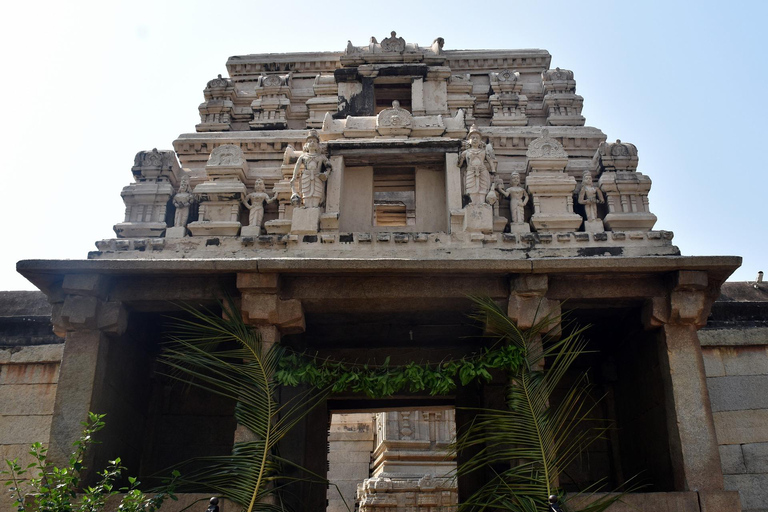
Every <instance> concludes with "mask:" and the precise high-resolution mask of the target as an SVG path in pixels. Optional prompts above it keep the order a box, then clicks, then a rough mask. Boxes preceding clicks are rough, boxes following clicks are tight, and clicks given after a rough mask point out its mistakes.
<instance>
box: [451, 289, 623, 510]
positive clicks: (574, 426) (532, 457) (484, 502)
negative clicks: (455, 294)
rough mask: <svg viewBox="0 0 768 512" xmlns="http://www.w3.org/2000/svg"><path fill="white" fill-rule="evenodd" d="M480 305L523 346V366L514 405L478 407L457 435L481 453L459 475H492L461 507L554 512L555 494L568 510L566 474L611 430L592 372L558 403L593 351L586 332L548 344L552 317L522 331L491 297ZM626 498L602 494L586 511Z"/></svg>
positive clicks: (492, 323)
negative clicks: (594, 392) (564, 384)
mask: <svg viewBox="0 0 768 512" xmlns="http://www.w3.org/2000/svg"><path fill="white" fill-rule="evenodd" d="M475 302H476V303H477V305H478V308H479V312H478V313H477V315H475V317H476V318H477V319H478V320H480V321H482V322H484V323H485V324H486V326H487V327H488V330H489V332H491V333H492V334H493V335H494V336H497V337H498V339H499V340H500V342H502V343H505V344H509V345H511V346H514V347H517V349H518V350H519V351H520V352H521V353H522V355H523V361H522V363H523V364H520V365H519V366H518V367H517V368H516V369H515V370H514V371H512V372H510V387H509V394H508V402H507V403H508V407H509V409H508V410H502V411H497V410H481V411H478V415H477V417H476V418H475V421H474V422H473V423H472V424H471V426H470V427H469V428H468V429H466V430H465V431H464V432H463V433H461V434H460V435H459V438H458V439H457V442H456V445H455V448H456V449H457V450H470V451H471V452H474V455H473V457H472V458H471V460H469V461H467V462H466V463H464V464H462V465H460V467H459V468H458V471H457V473H458V475H459V476H462V475H466V474H469V473H473V472H476V471H483V472H484V474H485V475H487V476H488V475H490V478H489V479H488V481H487V482H486V484H485V485H483V487H482V488H481V489H480V490H479V491H477V492H476V493H475V494H474V495H473V496H471V497H470V498H469V499H468V500H467V501H466V502H464V503H462V504H461V505H460V507H459V510H460V511H473V512H475V511H491V510H492V511H497V510H506V511H514V512H548V511H549V510H550V508H549V504H548V502H547V500H548V497H549V496H550V495H553V494H554V495H558V496H560V498H561V499H562V500H564V503H565V508H566V510H568V502H569V501H570V500H571V499H572V498H573V496H570V495H569V496H565V494H564V493H563V492H562V490H561V489H559V488H558V482H559V477H560V475H561V474H562V472H563V470H564V469H565V468H566V467H567V466H568V465H569V464H570V463H571V462H573V461H574V460H576V458H577V457H578V456H579V454H580V453H581V452H582V451H583V450H584V449H585V448H587V447H588V446H589V445H590V444H591V443H593V442H595V441H596V440H598V439H600V438H601V437H602V436H603V434H604V433H605V432H606V430H607V428H608V427H607V426H606V425H605V424H604V423H600V422H597V426H595V425H596V422H595V419H594V417H593V413H594V412H595V407H596V403H595V402H594V401H592V400H591V399H590V397H589V391H590V384H589V380H588V378H587V375H586V374H582V375H581V376H580V377H579V378H577V379H576V381H575V382H574V383H573V384H572V385H571V386H570V388H569V389H567V391H566V392H565V393H564V396H562V398H561V399H560V400H559V401H558V402H557V403H553V400H552V395H553V392H554V390H555V388H558V385H559V384H560V383H561V381H562V379H563V377H564V376H565V375H566V372H567V371H568V369H569V368H570V367H571V365H572V364H573V362H574V361H575V360H576V358H577V357H578V356H579V355H580V354H583V353H584V352H585V350H586V341H585V340H584V339H583V338H582V337H581V334H582V332H583V329H577V330H576V331H575V332H573V333H571V334H570V335H568V336H564V337H562V338H561V339H559V340H552V339H545V343H544V344H543V345H542V343H541V339H542V335H545V334H546V333H545V331H546V329H547V326H548V325H550V324H551V322H552V319H551V318H545V319H543V320H542V321H541V322H539V323H538V324H537V325H535V326H533V327H532V328H531V329H530V330H527V331H521V330H519V329H518V328H517V326H516V325H515V324H514V322H513V321H512V320H510V319H509V317H507V315H506V314H505V313H504V312H503V311H502V310H501V309H500V308H499V307H498V306H497V305H496V304H495V303H494V302H493V301H491V300H490V299H475ZM545 360H546V362H547V365H546V367H545V366H544V361H545ZM510 461H515V462H514V463H513V464H510ZM500 468H501V469H500ZM577 496H578V495H577ZM620 496H621V495H612V496H608V497H604V498H602V499H598V500H596V501H594V502H593V503H592V504H591V505H587V506H585V507H582V508H581V509H580V510H581V511H582V512H601V511H603V510H605V509H606V508H607V507H608V506H610V505H611V504H612V503H614V502H615V501H617V500H618V499H619V498H620Z"/></svg>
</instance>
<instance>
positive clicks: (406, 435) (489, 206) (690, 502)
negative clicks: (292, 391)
mask: <svg viewBox="0 0 768 512" xmlns="http://www.w3.org/2000/svg"><path fill="white" fill-rule="evenodd" d="M444 45H445V42H444V40H443V39H442V38H437V39H435V40H434V41H432V42H427V44H416V43H412V42H407V41H406V40H405V39H404V38H403V37H401V36H399V35H397V34H396V33H395V32H392V33H391V34H390V35H388V36H387V37H385V38H383V39H381V42H379V41H378V40H377V39H376V38H372V39H371V41H370V42H369V43H367V44H363V45H359V44H358V43H355V42H349V43H347V45H346V47H344V48H343V50H342V51H336V52H306V53H289V54H261V55H260V54H254V55H243V56H236V57H231V58H230V59H229V60H228V61H227V71H228V74H229V76H228V77H222V76H221V75H220V76H218V77H216V78H213V79H212V80H211V81H210V82H208V83H207V85H206V87H205V89H204V91H203V94H204V102H203V103H201V104H200V106H199V107H198V108H199V112H200V124H198V125H197V126H196V127H195V128H196V131H195V132H193V133H185V134H182V135H181V136H179V138H178V139H176V140H175V141H173V148H172V149H163V150H158V149H148V150H142V151H140V152H139V153H138V154H137V155H136V159H135V161H134V162H133V166H132V167H130V172H131V173H132V175H133V181H132V182H131V183H130V184H129V185H127V186H126V187H125V188H124V189H123V191H122V193H121V196H122V199H123V201H124V202H125V208H126V209H125V218H124V219H115V221H116V224H115V226H114V230H115V237H114V238H110V239H106V240H100V241H98V242H96V250H95V251H93V252H90V253H89V254H88V257H87V258H86V259H82V260H64V261H59V260H54V261H51V260H29V261H22V262H19V264H18V269H19V271H20V272H21V273H22V274H23V275H24V276H26V277H27V278H28V279H29V280H30V281H31V282H33V283H34V284H35V285H37V286H38V287H39V288H40V289H41V290H42V291H43V292H44V293H45V294H46V295H47V296H48V299H49V301H50V302H51V303H52V305H53V323H54V326H55V330H56V332H57V334H59V335H60V336H62V337H64V338H65V344H64V351H63V358H62V362H61V370H60V375H59V380H58V390H57V392H56V397H55V405H54V413H53V419H52V423H51V426H50V452H51V457H53V458H57V457H58V458H59V459H61V458H62V457H63V456H64V454H65V453H66V452H67V451H68V449H69V447H70V446H71V443H72V442H73V441H74V440H75V438H76V436H77V433H78V430H79V423H80V422H81V421H82V420H83V419H84V418H85V416H86V413H87V411H89V410H94V411H100V412H106V413H108V414H109V415H110V416H109V418H110V420H111V421H110V424H109V425H108V428H109V429H110V436H109V439H108V440H107V441H105V443H103V444H101V445H98V446H97V447H96V448H95V450H94V452H93V454H92V457H93V460H94V461H95V462H94V464H93V465H91V467H98V461H99V460H102V459H105V458H106V457H109V456H110V455H109V454H113V453H118V454H119V455H120V456H121V457H122V458H123V461H124V463H125V464H126V465H127V466H128V467H129V468H131V469H132V470H133V472H134V473H139V474H140V475H139V476H142V475H149V474H152V473H153V472H155V471H158V470H160V469H162V468H165V467H167V466H169V465H170V464H172V463H174V462H176V461H178V460H182V459H185V458H188V457H190V456H192V455H210V454H223V453H227V452H228V451H229V450H230V449H231V447H232V443H233V442H235V441H236V439H237V436H238V435H239V433H238V430H237V428H236V425H235V422H234V419H233V416H232V414H233V410H234V409H233V408H234V404H231V403H229V402H226V401H222V400H217V399H216V398H215V397H209V396H207V395H206V396H202V395H201V396H191V395H184V394H181V393H180V392H178V391H177V390H175V389H174V388H171V387H169V386H168V382H167V380H166V379H165V378H164V377H162V376H161V375H159V374H158V373H156V372H155V364H154V361H155V358H156V356H157V354H158V351H159V349H158V346H159V344H160V342H161V341H162V339H163V326H164V322H165V321H166V318H167V315H168V314H169V313H172V312H174V311H177V304H178V303H187V304H195V305H197V304H203V305H209V306H210V305H215V304H216V301H217V300H219V299H222V298H224V297H232V298H234V299H235V300H236V302H237V304H238V305H239V307H240V309H241V312H242V316H243V318H244V319H245V321H246V322H248V323H249V324H251V325H253V326H255V327H256V328H257V329H258V330H259V332H260V333H261V335H262V337H263V339H264V340H265V341H267V342H269V343H283V344H285V345H286V346H290V347H293V348H296V349H299V350H307V351H311V352H312V353H316V354H318V355H319V356H321V357H329V358H336V359H345V360H353V361H367V360H374V359H375V360H384V359H385V358H387V357H390V358H391V361H392V364H400V363H403V364H404V363H407V362H409V361H427V360H429V361H439V360H441V359H442V358H445V357H453V356H459V357H460V356H461V355H462V354H466V353H469V352H471V351H472V350H475V349H476V345H475V343H476V341H473V340H475V339H476V338H473V335H479V334H482V329H479V328H478V327H477V326H476V325H475V324H473V323H472V322H470V321H468V320H467V314H468V313H469V312H470V311H471V310H472V302H471V300H470V299H469V298H468V297H470V296H486V297H490V298H492V299H493V300H494V301H496V302H497V303H499V304H503V307H504V309H505V310H506V311H507V312H508V315H509V316H510V317H511V318H512V319H513V320H514V321H515V322H516V323H517V325H518V326H519V327H520V328H523V329H525V328H527V327H530V326H531V325H532V324H534V323H535V322H536V320H537V319H539V318H542V317H543V316H545V315H547V314H555V315H556V314H559V313H560V312H564V311H567V312H569V314H570V316H571V318H574V319H576V320H577V321H579V322H580V323H582V324H591V325H592V327H591V329H590V331H589V338H590V339H591V340H592V343H594V347H595V353H594V354H592V355H591V356H590V357H589V358H586V359H585V360H584V363H583V364H584V365H585V367H589V368H590V372H591V375H592V376H593V378H594V379H595V383H596V386H597V387H598V388H599V389H600V391H601V394H605V395H606V396H607V397H608V399H607V400H605V401H604V402H602V404H603V405H602V407H603V408H604V410H602V411H601V413H604V415H605V416H606V417H609V418H611V419H612V420H613V421H614V423H615V424H616V426H617V428H616V430H615V431H614V432H612V433H611V435H610V436H609V437H608V438H607V439H605V440H604V441H603V442H601V443H598V445H596V446H594V447H593V448H591V449H590V451H589V452H588V454H587V458H588V460H589V464H587V465H585V466H581V467H579V468H573V471H569V472H568V480H567V481H564V482H562V484H563V485H564V486H565V488H567V489H577V488H584V487H586V486H588V485H590V484H593V483H595V482H598V481H602V480H604V481H606V482H607V483H608V484H609V485H613V486H615V485H620V484H622V483H623V482H624V481H625V480H626V479H627V478H628V477H630V476H631V475H634V474H637V473H641V474H643V475H644V477H643V478H644V480H643V481H644V482H647V483H648V487H646V488H644V489H643V491H644V493H643V494H637V495H635V494H631V495H630V496H628V497H627V498H626V501H627V502H628V503H630V504H633V506H636V507H637V510H644V511H649V512H650V511H651V510H654V511H655V510H686V511H687V510H690V511H694V510H696V511H702V512H704V511H707V512H711V511H718V512H736V511H739V510H741V508H740V505H739V500H738V494H737V493H736V492H733V491H725V490H724V480H723V471H722V469H721V458H720V453H719V451H718V437H717V432H716V430H715V421H714V419H713V412H712V408H711V405H710V400H709V394H708V389H707V384H706V379H705V373H704V362H703V358H702V350H701V346H700V343H699V337H698V334H697V331H698V329H699V328H701V327H702V326H703V325H704V324H705V323H706V320H707V316H708V314H709V310H710V307H711V304H712V302H713V301H714V300H715V299H716V298H717V297H718V294H719V291H720V286H721V284H722V283H723V282H724V281H725V280H726V279H727V278H728V276H729V275H730V274H731V273H732V272H733V271H734V270H735V269H736V268H737V267H738V265H739V264H740V258H737V257H732V256H722V257H711V256H708V257H696V256H682V255H680V251H679V250H678V249H677V247H675V246H674V245H673V243H672V238H673V235H672V233H671V232H670V231H666V230H664V229H663V219H659V220H658V222H657V218H656V216H655V215H654V214H653V213H652V205H651V204H650V203H649V192H650V190H651V179H650V178H649V177H648V176H647V175H646V174H645V173H646V172H648V173H649V174H652V173H653V172H660V171H661V170H655V169H651V170H645V169H643V172H641V167H640V166H639V161H638V148H637V147H635V145H633V144H631V143H630V142H623V141H621V140H616V139H615V138H612V139H611V140H608V138H607V137H606V135H605V134H603V132H602V131H600V130H599V129H597V128H593V127H590V126H586V125H585V118H584V117H583V116H582V105H583V101H584V99H583V98H582V97H581V96H579V95H578V94H577V93H576V81H575V80H574V73H573V71H570V70H566V69H559V68H555V69H551V68H550V54H549V53H548V52H547V51H545V50H450V49H445V47H444ZM341 46H343V45H341V44H340V47H341ZM128 165H130V163H129V162H128V163H126V166H128ZM128 174H129V173H128V172H126V177H128ZM116 200H117V197H116ZM657 225H658V226H660V227H661V229H659V228H657ZM214 307H215V306H214ZM503 394H504V383H503V382H493V383H489V384H484V385H479V386H474V385H473V386H459V387H458V388H457V390H456V393H454V394H452V395H446V396H437V397H435V396H421V395H395V396H393V397H391V398H390V399H388V400H386V401H375V400H368V399H366V398H365V397H363V396H357V395H354V394H339V395H333V396H331V397H330V398H329V399H328V401H327V403H324V404H321V405H320V406H319V407H318V408H317V410H316V411H315V412H313V413H312V414H311V415H310V416H309V417H308V418H307V419H306V421H304V423H302V424H301V425H300V428H297V429H296V430H295V433H292V434H291V436H292V437H291V443H290V449H289V450H288V449H286V453H287V454H289V456H290V457H292V458H293V459H294V460H295V461H296V462H298V463H300V464H303V465H304V466H306V467H308V468H309V469H311V470H312V471H314V472H315V473H317V474H319V475H326V474H327V464H328V456H327V454H326V449H325V447H326V444H327V439H328V430H329V419H328V418H329V417H330V415H331V414H333V413H338V412H345V411H355V412H361V411H366V410H370V411H371V412H372V413H373V412H376V413H377V414H379V415H380V416H378V419H377V420H376V421H378V422H379V424H380V425H384V426H382V427H381V429H382V430H381V432H382V434H381V436H382V437H380V438H377V441H376V442H377V445H376V446H377V447H378V446H385V447H387V450H390V451H389V452H388V453H390V455H391V454H392V453H395V451H396V450H398V449H400V450H402V453H405V452H406V451H408V450H411V448H409V447H412V446H417V444H418V443H417V441H418V442H423V443H426V445H424V446H429V444H430V442H431V443H433V444H434V443H436V442H438V441H439V442H443V441H445V440H446V439H447V438H449V437H450V436H449V434H448V432H449V430H450V432H452V431H453V430H451V429H455V428H460V427H461V425H463V424H465V423H466V422H467V421H470V419H471V418H468V416H467V414H468V413H467V412H466V409H464V408H465V407H476V406H478V405H482V406H486V407H493V406H499V405H500V404H503V400H504V395H503ZM391 411H412V412H409V413H408V414H407V415H406V416H403V414H402V413H394V412H391ZM419 411H422V412H419ZM423 411H433V412H432V413H424V412H423ZM434 411H444V412H440V413H439V414H437V413H434ZM384 413H386V414H384ZM430 414H431V415H430ZM435 414H437V416H435ZM438 416H439V418H440V421H443V420H444V419H445V418H448V419H449V420H450V421H451V422H455V423H454V425H450V426H449V427H450V428H449V430H445V428H446V427H445V426H444V424H443V423H440V422H439V421H437V420H436V419H435V418H437V417H438ZM445 421H448V420H445ZM404 422H405V423H404ZM430 428H432V429H433V430H434V429H437V428H440V429H443V430H445V432H443V431H440V432H443V433H441V434H439V435H438V434H434V432H432V433H430V430H429V429H430ZM386 429H389V430H386ZM419 429H422V430H419ZM420 432H421V433H420ZM372 435H373V434H372ZM376 435H379V434H376ZM418 436H422V437H418ZM430 436H431V437H430ZM408 443H410V444H408ZM419 446H421V445H419ZM404 447H405V448H404ZM377 449H378V448H377ZM418 449H422V448H418ZM393 450H394V451H393ZM413 450H416V448H414V449H413ZM413 450H412V451H413ZM424 450H425V453H426V451H428V450H426V448H425V449H424ZM416 451H418V450H416ZM384 452H385V450H384V449H383V448H382V449H381V450H379V452H377V453H376V455H375V456H374V458H376V457H378V459H377V460H378V462H376V461H373V463H372V466H370V468H371V469H372V471H374V473H375V474H374V473H369V474H368V475H365V476H366V477H367V478H368V480H366V483H365V484H364V485H362V486H361V488H360V489H361V490H360V491H359V494H358V499H359V506H360V507H361V508H362V510H364V511H371V510H386V511H399V510H403V511H405V510H411V511H415V510H418V511H427V510H429V511H435V510H449V509H450V507H451V506H453V505H455V503H456V501H457V500H458V501H461V500H462V499H464V498H465V497H466V496H467V495H468V493H469V492H471V490H472V489H474V488H476V487H477V484H478V482H476V481H472V480H471V479H465V480H459V481H458V482H456V483H454V484H449V483H446V482H442V481H439V480H440V479H439V478H438V476H437V475H434V474H433V473H432V472H433V470H432V469H423V468H422V469H420V470H419V471H422V473H421V477H419V478H416V477H415V476H414V475H410V476H409V477H408V478H401V479H400V480H398V478H399V477H398V476H397V471H400V470H396V469H387V468H396V467H406V466H408V467H411V468H413V467H416V466H417V465H416V464H410V466H409V465H408V464H400V462H398V460H396V458H394V457H391V456H389V458H388V456H387V455H386V454H385V453H384ZM419 456H420V455H419ZM403 457H405V458H406V459H407V458H408V457H409V455H403ZM451 463H452V464H458V465H461V464H462V460H461V457H459V459H458V460H456V461H453V462H451ZM364 464H365V462H364ZM439 465H440V464H438V463H437V462H435V461H432V462H430V463H429V464H428V466H429V467H430V468H432V467H437V466H439ZM134 468H135V470H134ZM376 468H378V469H376ZM402 471H404V472H406V473H407V470H402ZM416 476H418V475H416ZM451 485H453V487H451ZM398 489H401V490H402V489H405V491H404V492H399V491H398ZM294 494H295V496H298V497H299V498H295V499H298V500H299V501H300V503H301V505H302V506H303V507H304V508H303V510H313V511H319V510H325V502H326V489H324V488H319V487H318V486H315V487H312V486H310V485H306V486H304V485H302V484H297V491H296V493H294ZM651 506H653V507H656V508H648V507H651ZM441 507H443V508H441ZM445 507H449V508H445Z"/></svg>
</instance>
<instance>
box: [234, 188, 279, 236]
mask: <svg viewBox="0 0 768 512" xmlns="http://www.w3.org/2000/svg"><path fill="white" fill-rule="evenodd" d="M276 199H277V193H276V192H275V194H274V195H273V196H272V197H269V195H268V194H267V188H266V187H265V186H264V181H263V180H261V179H257V180H256V183H255V184H254V185H253V192H251V193H250V194H248V195H247V196H245V198H244V199H243V201H242V202H243V206H245V207H246V208H248V209H249V210H250V212H249V213H248V225H249V226H254V227H257V228H259V231H260V230H261V223H262V222H263V221H264V206H265V205H267V204H270V203H273V202H275V200H276Z"/></svg>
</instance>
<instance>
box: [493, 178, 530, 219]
mask: <svg viewBox="0 0 768 512" xmlns="http://www.w3.org/2000/svg"><path fill="white" fill-rule="evenodd" d="M500 192H501V193H502V194H503V195H504V197H506V198H508V199H509V221H510V222H511V223H512V224H523V223H524V222H525V205H526V204H528V200H529V199H530V196H529V195H528V192H526V191H525V189H524V188H523V187H521V186H520V175H519V174H518V173H516V172H513V173H512V177H511V178H510V180H509V187H508V188H507V189H506V190H500Z"/></svg>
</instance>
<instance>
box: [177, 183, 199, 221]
mask: <svg viewBox="0 0 768 512" xmlns="http://www.w3.org/2000/svg"><path fill="white" fill-rule="evenodd" d="M194 202H195V196H194V195H193V194H192V190H191V189H190V187H189V176H182V177H181V184H180V185H179V191H178V192H177V193H176V195H175V196H173V206H175V207H176V216H175V217H174V219H173V226H174V227H176V228H183V227H186V225H187V221H188V220H189V209H190V208H191V206H192V203H194Z"/></svg>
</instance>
